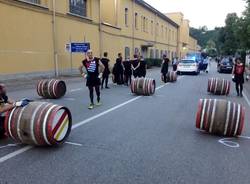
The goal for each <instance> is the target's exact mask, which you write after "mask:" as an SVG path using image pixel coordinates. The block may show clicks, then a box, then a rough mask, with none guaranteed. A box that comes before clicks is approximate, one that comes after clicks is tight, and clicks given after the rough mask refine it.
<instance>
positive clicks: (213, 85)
mask: <svg viewBox="0 0 250 184" xmlns="http://www.w3.org/2000/svg"><path fill="white" fill-rule="evenodd" d="M230 84H231V83H230V81H228V80H225V79H219V78H210V79H208V86H207V92H209V93H212V94H214V95H229V92H230Z"/></svg>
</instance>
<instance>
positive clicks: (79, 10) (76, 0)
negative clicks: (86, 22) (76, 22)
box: [69, 0, 87, 17]
mask: <svg viewBox="0 0 250 184" xmlns="http://www.w3.org/2000/svg"><path fill="white" fill-rule="evenodd" d="M86 5H87V0H69V11H70V13H73V14H76V15H80V16H83V17H86V16H87V6H86Z"/></svg>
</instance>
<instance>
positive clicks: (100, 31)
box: [99, 1, 102, 58]
mask: <svg viewBox="0 0 250 184" xmlns="http://www.w3.org/2000/svg"><path fill="white" fill-rule="evenodd" d="M99 51H100V58H101V57H102V20H101V1H99Z"/></svg>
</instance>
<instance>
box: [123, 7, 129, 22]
mask: <svg viewBox="0 0 250 184" xmlns="http://www.w3.org/2000/svg"><path fill="white" fill-rule="evenodd" d="M124 21H125V25H126V26H128V8H125V20H124Z"/></svg>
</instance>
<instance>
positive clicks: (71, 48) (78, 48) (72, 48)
mask: <svg viewBox="0 0 250 184" xmlns="http://www.w3.org/2000/svg"><path fill="white" fill-rule="evenodd" d="M69 42H70V43H66V44H65V50H66V52H69V53H70V65H71V73H72V53H86V52H87V51H88V50H89V49H90V43H88V42H74V43H72V42H71V37H70V39H69Z"/></svg>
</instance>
